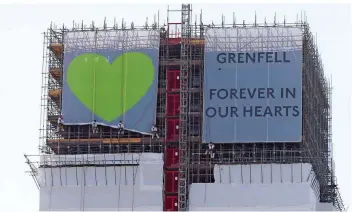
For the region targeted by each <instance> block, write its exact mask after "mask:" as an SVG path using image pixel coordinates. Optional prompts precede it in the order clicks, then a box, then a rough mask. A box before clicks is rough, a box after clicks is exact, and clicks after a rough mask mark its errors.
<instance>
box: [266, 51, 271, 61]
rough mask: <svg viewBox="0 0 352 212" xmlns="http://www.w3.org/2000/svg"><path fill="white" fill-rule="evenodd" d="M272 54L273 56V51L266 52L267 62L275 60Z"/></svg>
mask: <svg viewBox="0 0 352 212" xmlns="http://www.w3.org/2000/svg"><path fill="white" fill-rule="evenodd" d="M272 56H273V52H267V53H266V62H267V63H272V62H273V60H272V59H273V58H272ZM269 59H271V60H269Z"/></svg>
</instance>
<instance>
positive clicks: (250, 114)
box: [243, 106, 253, 117]
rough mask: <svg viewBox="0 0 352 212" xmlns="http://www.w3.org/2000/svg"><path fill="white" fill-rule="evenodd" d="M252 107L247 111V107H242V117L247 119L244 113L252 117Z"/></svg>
mask: <svg viewBox="0 0 352 212" xmlns="http://www.w3.org/2000/svg"><path fill="white" fill-rule="evenodd" d="M252 112H253V111H252V106H249V107H248V109H247V107H243V117H247V116H246V113H249V117H252Z"/></svg>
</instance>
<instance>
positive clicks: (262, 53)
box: [258, 52, 265, 63]
mask: <svg viewBox="0 0 352 212" xmlns="http://www.w3.org/2000/svg"><path fill="white" fill-rule="evenodd" d="M264 54H265V53H264V52H258V63H260V59H263V57H264Z"/></svg>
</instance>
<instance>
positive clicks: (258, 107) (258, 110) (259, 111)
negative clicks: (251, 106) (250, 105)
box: [255, 106, 263, 117]
mask: <svg viewBox="0 0 352 212" xmlns="http://www.w3.org/2000/svg"><path fill="white" fill-rule="evenodd" d="M261 109H262V106H256V107H255V117H261V116H263V115H262V114H261V112H262V111H261Z"/></svg>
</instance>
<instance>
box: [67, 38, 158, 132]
mask: <svg viewBox="0 0 352 212" xmlns="http://www.w3.org/2000/svg"><path fill="white" fill-rule="evenodd" d="M126 33H127V34H126ZM128 33H130V34H131V32H125V34H121V36H116V37H112V38H111V37H109V38H108V39H112V40H113V41H114V42H112V44H116V45H117V46H111V48H110V47H106V46H102V47H99V46H94V48H93V46H90V47H89V45H88V44H84V45H88V46H84V48H82V46H79V45H83V44H81V43H76V44H75V43H74V42H72V40H71V41H70V42H67V43H66V46H65V51H66V49H69V50H67V51H66V52H65V54H64V56H65V57H64V84H63V93H62V115H63V119H64V123H65V124H66V125H85V124H91V123H92V122H93V121H94V120H96V122H97V123H98V124H100V125H105V126H111V127H116V126H117V125H118V123H119V121H120V120H122V121H123V123H124V125H125V128H126V130H131V131H135V132H141V133H150V129H151V127H152V126H153V125H154V124H155V117H156V105H157V103H156V102H157V79H158V60H159V37H158V34H157V33H156V32H153V31H145V32H143V33H145V34H146V35H149V34H151V33H152V35H153V36H152V37H150V38H148V37H147V36H144V37H143V39H147V38H148V39H152V40H151V41H148V40H146V41H145V42H144V46H143V48H141V47H140V43H137V41H134V40H132V41H129V42H130V43H129V49H122V48H121V42H125V41H126V38H123V36H137V35H135V34H133V35H132V34H131V35H129V34H128ZM148 33H149V34H148ZM114 35H115V34H114ZM122 35H123V36H122ZM72 36H75V35H72ZM102 36H109V35H105V34H104V35H98V36H97V37H96V38H94V37H92V38H87V39H88V40H89V39H91V40H92V41H93V43H94V40H93V39H98V38H101V37H102ZM110 36H112V35H110ZM139 36H141V33H140V34H139ZM141 39H142V38H141ZM97 44H98V43H97ZM137 44H138V45H137ZM70 45H71V46H70ZM104 45H106V43H105V44H104ZM148 45H149V46H148ZM133 47H135V48H133ZM89 48H90V49H89ZM82 49H84V51H83V50H82Z"/></svg>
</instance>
